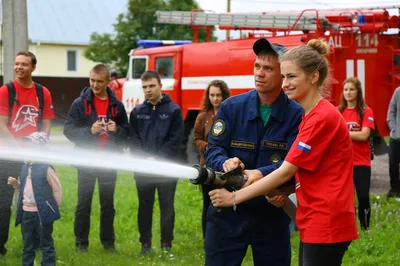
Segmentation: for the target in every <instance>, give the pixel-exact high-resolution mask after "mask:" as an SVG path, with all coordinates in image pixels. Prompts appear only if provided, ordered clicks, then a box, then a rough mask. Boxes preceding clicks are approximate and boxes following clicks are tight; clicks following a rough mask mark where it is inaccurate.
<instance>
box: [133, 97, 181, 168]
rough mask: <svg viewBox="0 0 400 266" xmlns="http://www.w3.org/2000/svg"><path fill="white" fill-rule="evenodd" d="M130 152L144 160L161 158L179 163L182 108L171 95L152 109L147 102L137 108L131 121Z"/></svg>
mask: <svg viewBox="0 0 400 266" xmlns="http://www.w3.org/2000/svg"><path fill="white" fill-rule="evenodd" d="M129 123H130V127H131V130H130V141H129V143H130V150H131V153H132V154H134V155H140V156H142V157H159V158H163V159H169V160H174V161H176V160H177V159H178V158H177V157H178V149H179V145H180V143H181V141H182V137H183V120H182V114H181V109H180V107H179V106H178V105H177V104H175V103H174V102H172V101H171V98H170V97H169V95H166V94H163V97H162V99H161V100H160V101H159V102H158V103H157V104H156V105H155V106H153V105H152V104H151V103H150V102H149V101H148V100H145V101H144V102H143V103H142V104H140V105H138V106H136V107H135V108H134V109H133V110H132V112H131V114H130V118H129Z"/></svg>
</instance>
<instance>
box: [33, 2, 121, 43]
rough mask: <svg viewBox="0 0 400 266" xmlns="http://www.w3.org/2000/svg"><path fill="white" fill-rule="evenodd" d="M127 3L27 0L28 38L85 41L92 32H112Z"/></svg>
mask: <svg viewBox="0 0 400 266" xmlns="http://www.w3.org/2000/svg"><path fill="white" fill-rule="evenodd" d="M127 5H128V0H112V1H110V0H27V9H28V34H29V40H30V42H33V43H38V42H42V43H57V44H75V45H87V44H89V41H90V35H91V34H92V33H93V32H97V33H100V34H102V33H111V34H112V33H113V32H114V28H113V24H114V23H116V18H117V16H118V15H119V14H121V13H126V12H127Z"/></svg>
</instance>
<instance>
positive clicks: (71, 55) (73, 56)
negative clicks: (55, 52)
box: [67, 50, 78, 72]
mask: <svg viewBox="0 0 400 266" xmlns="http://www.w3.org/2000/svg"><path fill="white" fill-rule="evenodd" d="M67 71H73V72H75V71H78V51H77V50H67Z"/></svg>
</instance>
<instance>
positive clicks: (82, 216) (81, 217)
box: [74, 168, 117, 248]
mask: <svg viewBox="0 0 400 266" xmlns="http://www.w3.org/2000/svg"><path fill="white" fill-rule="evenodd" d="M96 179H97V180H98V183H99V195H100V241H101V243H102V244H103V246H104V247H105V248H112V247H114V241H115V234H114V216H115V209H114V191H115V184H116V179H117V172H116V171H106V170H102V171H95V170H89V169H80V168H78V203H77V206H76V211H75V224H74V231H75V244H76V246H77V247H88V246H89V231H90V213H91V210H92V199H93V192H94V187H95V184H96Z"/></svg>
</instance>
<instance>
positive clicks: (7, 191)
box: [0, 161, 21, 248]
mask: <svg viewBox="0 0 400 266" xmlns="http://www.w3.org/2000/svg"><path fill="white" fill-rule="evenodd" d="M20 172H21V163H17V162H11V161H0V248H2V247H3V246H4V245H5V244H6V243H7V241H8V232H9V227H10V217H11V205H12V200H13V195H14V188H13V187H12V186H10V185H8V184H7V181H8V177H9V176H12V177H15V178H18V176H19V174H20Z"/></svg>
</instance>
